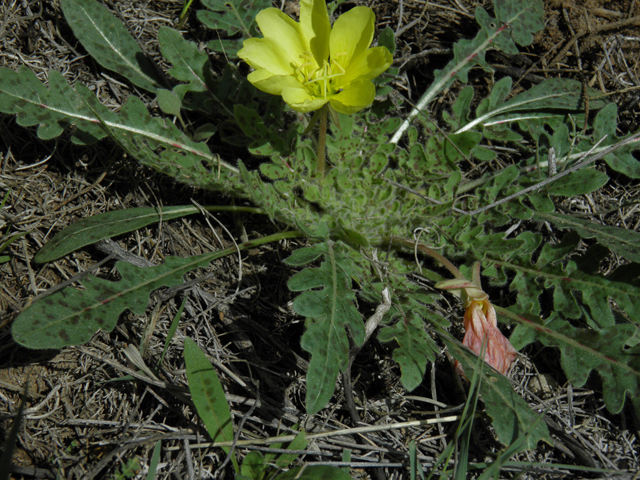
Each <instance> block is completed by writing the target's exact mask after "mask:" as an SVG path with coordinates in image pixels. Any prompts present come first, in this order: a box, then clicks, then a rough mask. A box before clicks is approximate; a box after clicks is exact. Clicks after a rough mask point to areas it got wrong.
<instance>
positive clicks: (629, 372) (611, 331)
mask: <svg viewBox="0 0 640 480" xmlns="http://www.w3.org/2000/svg"><path fill="white" fill-rule="evenodd" d="M518 328H521V329H526V330H529V331H530V332H531V333H532V335H530V336H529V339H530V340H531V341H533V340H539V341H540V342H542V343H543V344H544V345H547V346H553V347H558V348H559V349H560V352H561V354H562V360H561V365H562V369H563V370H564V372H565V373H566V375H567V378H568V379H569V381H570V382H571V384H572V385H574V386H576V387H582V386H583V385H584V384H585V382H586V381H587V379H588V377H589V374H590V372H591V371H592V370H595V371H596V372H598V374H599V375H600V377H601V379H602V385H603V395H604V401H605V404H606V406H607V409H608V410H609V411H610V412H611V413H613V414H617V413H620V411H621V410H622V407H623V406H624V401H625V398H626V397H627V395H628V396H629V397H630V398H631V402H632V404H633V406H634V408H635V409H636V411H638V410H639V409H640V346H639V345H637V344H636V345H632V344H629V342H628V341H629V339H632V338H634V336H636V335H637V334H638V325H634V324H622V325H612V326H610V327H606V328H601V329H599V330H593V329H587V328H576V327H574V326H572V325H571V324H570V322H568V321H566V320H564V319H562V318H561V317H560V316H559V315H553V316H552V317H551V318H550V319H548V320H547V322H546V323H545V324H544V325H540V324H539V323H536V322H532V321H530V320H528V319H527V318H524V317H520V325H519V327H518ZM514 333H515V332H514Z"/></svg>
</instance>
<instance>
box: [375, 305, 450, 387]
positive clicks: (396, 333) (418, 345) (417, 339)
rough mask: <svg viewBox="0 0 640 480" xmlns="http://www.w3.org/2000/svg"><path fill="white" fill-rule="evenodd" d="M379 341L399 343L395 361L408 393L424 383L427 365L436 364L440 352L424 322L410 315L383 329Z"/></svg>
mask: <svg viewBox="0 0 640 480" xmlns="http://www.w3.org/2000/svg"><path fill="white" fill-rule="evenodd" d="M378 340H380V341H381V342H390V341H392V340H395V341H397V342H398V344H399V347H397V348H396V349H395V350H394V351H393V359H394V360H395V361H396V362H398V365H400V370H401V371H402V376H401V381H402V385H403V386H404V387H405V388H406V389H407V390H408V391H412V390H415V389H416V388H417V387H418V386H419V385H420V384H421V383H422V379H423V378H424V374H425V372H426V370H427V364H428V363H429V362H434V361H435V360H436V353H438V352H439V347H438V345H437V344H436V343H435V341H434V340H433V339H432V338H431V337H430V336H429V335H428V334H427V332H426V330H425V327H424V320H422V318H421V317H420V316H419V315H416V314H413V313H410V314H408V315H407V316H406V317H405V318H401V319H400V321H399V322H398V323H396V324H395V325H394V326H391V327H385V328H382V329H381V330H380V333H379V334H378Z"/></svg>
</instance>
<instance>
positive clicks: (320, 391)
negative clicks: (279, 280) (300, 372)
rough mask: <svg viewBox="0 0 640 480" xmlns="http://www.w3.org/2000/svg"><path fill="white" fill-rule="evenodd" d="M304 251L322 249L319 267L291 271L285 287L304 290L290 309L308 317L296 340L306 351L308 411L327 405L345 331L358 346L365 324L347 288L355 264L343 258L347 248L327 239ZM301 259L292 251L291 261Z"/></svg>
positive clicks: (343, 362) (341, 364) (340, 366)
mask: <svg viewBox="0 0 640 480" xmlns="http://www.w3.org/2000/svg"><path fill="white" fill-rule="evenodd" d="M309 249H311V252H312V253H310V254H309V255H308V257H307V258H314V257H315V256H316V254H317V253H318V252H321V253H322V256H323V257H324V260H323V261H322V263H321V264H320V266H319V267H317V268H306V269H304V270H302V271H301V272H299V273H297V274H296V275H294V276H293V277H292V278H291V279H290V280H289V282H288V284H287V285H288V286H289V289H290V290H291V291H293V292H303V293H301V294H300V295H298V296H297V297H296V298H295V300H294V301H293V309H294V310H295V311H296V313H298V314H300V315H302V316H304V317H307V320H306V323H305V324H306V331H305V332H304V334H303V336H302V339H301V341H300V344H301V346H302V348H304V349H305V350H306V351H307V352H310V353H311V362H310V363H309V370H308V372H307V398H306V403H307V413H308V414H309V415H313V414H315V413H317V412H319V411H320V410H321V409H322V408H324V406H325V405H326V404H327V403H329V400H330V399H331V396H332V395H333V392H334V390H335V383H336V377H337V376H338V373H339V372H340V371H344V370H345V369H346V367H347V363H348V360H349V340H348V338H347V333H346V332H347V330H348V331H349V333H350V334H351V338H352V339H353V342H354V343H355V344H356V345H361V344H362V343H363V342H364V325H363V322H362V317H361V316H360V313H359V312H358V309H357V308H356V306H355V298H356V296H355V293H354V292H353V290H352V288H351V283H352V276H354V273H355V268H356V267H355V265H354V264H353V262H352V261H351V260H350V259H349V257H348V256H347V252H346V248H345V247H344V246H342V245H340V244H339V243H336V244H334V243H333V242H331V241H327V242H323V243H319V244H317V245H314V246H312V247H309ZM303 250H307V249H303ZM301 258H304V254H302V253H299V254H297V255H296V257H295V258H294V263H298V262H299V260H300V259H301ZM285 263H287V260H285Z"/></svg>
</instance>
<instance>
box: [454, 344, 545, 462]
mask: <svg viewBox="0 0 640 480" xmlns="http://www.w3.org/2000/svg"><path fill="white" fill-rule="evenodd" d="M442 339H443V341H444V343H445V344H446V345H447V348H448V349H449V352H451V354H452V355H453V356H454V357H455V358H456V360H458V361H459V362H460V363H461V364H462V367H463V368H464V370H465V372H472V371H473V370H474V365H475V364H476V362H477V356H476V355H474V354H473V353H472V352H471V351H470V350H468V349H467V348H465V347H463V346H462V345H461V344H460V343H459V342H457V341H455V340H453V339H452V338H449V337H448V336H445V335H443V336H442ZM480 375H481V376H482V381H481V383H480V395H481V396H482V400H483V401H484V405H485V408H486V410H487V414H488V415H489V416H490V417H491V419H492V425H493V428H495V430H496V433H497V434H498V438H499V440H500V441H501V442H502V443H504V444H505V445H510V444H511V443H513V442H515V441H516V440H517V439H518V438H520V437H521V436H522V435H523V434H524V432H525V431H527V429H531V426H532V425H534V424H535V423H536V420H537V419H538V417H539V416H540V413H537V412H534V411H533V410H531V407H529V405H528V404H527V402H525V401H524V399H523V398H522V397H521V396H520V395H518V394H517V393H516V392H515V391H514V390H513V387H512V386H511V382H510V381H509V379H508V378H507V377H505V376H504V375H502V374H500V373H498V372H496V371H495V370H493V369H492V368H491V367H489V366H488V365H483V368H482V370H481V372H480ZM540 440H545V441H547V442H548V443H550V444H551V443H552V441H551V436H550V435H549V430H548V429H547V425H546V424H545V423H544V422H538V423H537V425H536V427H535V428H533V429H531V430H530V431H529V432H528V437H527V443H526V445H527V447H526V448H527V449H530V450H533V449H535V448H536V445H537V443H538V441H540Z"/></svg>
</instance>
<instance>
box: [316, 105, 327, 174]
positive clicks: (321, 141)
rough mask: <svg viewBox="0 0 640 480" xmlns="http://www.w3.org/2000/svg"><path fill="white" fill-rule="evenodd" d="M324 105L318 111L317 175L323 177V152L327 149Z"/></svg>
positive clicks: (325, 109) (325, 108)
mask: <svg viewBox="0 0 640 480" xmlns="http://www.w3.org/2000/svg"><path fill="white" fill-rule="evenodd" d="M328 106H329V104H328V103H326V104H325V105H324V106H323V107H322V109H321V110H320V129H319V130H318V173H320V175H321V176H324V167H325V150H326V147H327V108H328Z"/></svg>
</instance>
